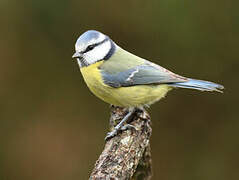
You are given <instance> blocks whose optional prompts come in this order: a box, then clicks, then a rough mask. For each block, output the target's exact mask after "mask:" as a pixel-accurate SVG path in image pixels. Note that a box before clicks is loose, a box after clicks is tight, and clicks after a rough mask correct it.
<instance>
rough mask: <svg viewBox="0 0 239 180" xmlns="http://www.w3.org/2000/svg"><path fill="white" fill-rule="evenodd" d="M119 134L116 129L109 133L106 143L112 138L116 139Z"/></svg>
mask: <svg viewBox="0 0 239 180" xmlns="http://www.w3.org/2000/svg"><path fill="white" fill-rule="evenodd" d="M117 134H118V130H117V129H114V130H113V131H111V132H108V133H107V135H106V136H105V141H107V140H109V139H111V138H112V137H115V136H116V135H117Z"/></svg>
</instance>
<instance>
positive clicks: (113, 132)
mask: <svg viewBox="0 0 239 180" xmlns="http://www.w3.org/2000/svg"><path fill="white" fill-rule="evenodd" d="M128 129H130V130H135V131H136V127H135V126H133V125H131V124H125V125H124V126H123V127H121V128H120V129H117V128H115V129H114V130H113V131H111V132H108V133H107V135H106V137H105V140H106V141H107V140H109V139H111V138H113V137H115V136H117V135H118V133H119V131H126V130H128Z"/></svg>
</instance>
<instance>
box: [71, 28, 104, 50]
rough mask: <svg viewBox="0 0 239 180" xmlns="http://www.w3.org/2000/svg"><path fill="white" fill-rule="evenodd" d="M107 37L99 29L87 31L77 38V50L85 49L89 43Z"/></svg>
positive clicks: (100, 40)
mask: <svg viewBox="0 0 239 180" xmlns="http://www.w3.org/2000/svg"><path fill="white" fill-rule="evenodd" d="M105 38H106V36H105V35H104V34H102V33H100V32H98V31H95V30H89V31H86V32H85V33H83V34H82V35H81V36H80V37H79V38H78V39H77V41H76V44H75V50H76V51H78V52H81V51H84V50H85V48H86V47H87V46H88V45H90V44H96V43H99V42H102V41H103V40H104V39H105Z"/></svg>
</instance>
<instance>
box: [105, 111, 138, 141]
mask: <svg viewBox="0 0 239 180" xmlns="http://www.w3.org/2000/svg"><path fill="white" fill-rule="evenodd" d="M134 112H135V108H133V109H130V110H129V112H128V113H127V114H126V116H125V117H124V118H123V119H122V120H121V121H120V122H119V123H118V124H117V125H116V126H115V128H114V130H113V131H111V132H108V133H107V135H106V137H105V140H108V139H110V138H112V137H114V136H116V135H117V134H118V132H119V131H120V130H126V129H128V128H133V127H132V126H131V125H129V124H128V125H129V126H127V125H125V126H124V123H125V122H127V120H128V119H129V118H130V116H132V114H134Z"/></svg>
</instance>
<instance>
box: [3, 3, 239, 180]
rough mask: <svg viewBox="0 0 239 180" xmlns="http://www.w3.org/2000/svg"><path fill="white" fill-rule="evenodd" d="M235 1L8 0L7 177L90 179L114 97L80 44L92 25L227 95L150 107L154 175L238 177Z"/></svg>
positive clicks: (183, 95) (181, 93) (198, 179)
mask: <svg viewBox="0 0 239 180" xmlns="http://www.w3.org/2000/svg"><path fill="white" fill-rule="evenodd" d="M238 6H239V3H238V1H236V0H235V1H230V0H229V1H228V0H211V1H206V0H200V1H199V0H195V1H191V0H184V1H182V0H181V1H179V0H160V1H156V0H151V1H145V0H128V1H110V0H105V1H93V0H92V1H80V0H78V1H73V0H58V1H57V0H51V1H49V0H41V1H40V0H39V1H37V0H21V1H17V0H0V51H1V52H0V98H1V100H0V180H66V179H67V180H79V179H87V178H88V177H89V174H90V172H91V170H92V168H93V166H94V163H95V161H96V160H97V158H98V156H99V154H100V153H101V150H102V149H103V146H104V136H105V135H106V132H107V130H108V119H109V105H108V104H106V103H104V102H102V101H101V100H99V99H97V98H96V97H95V96H94V95H92V94H91V93H90V92H89V90H88V89H87V87H86V85H85V83H84V82H83V79H82V77H81V74H80V71H79V68H78V66H77V63H76V62H75V61H73V60H72V59H71V56H72V54H73V52H74V43H75V41H76V39H77V38H78V36H79V35H80V34H81V33H83V32H84V31H86V30H88V29H95V30H99V31H102V32H104V33H106V34H107V35H109V36H110V37H111V38H112V39H113V40H114V41H115V42H117V43H118V44H119V45H120V46H122V47H123V48H125V49H127V50H129V51H130V52H132V53H135V54H137V55H139V56H141V57H144V58H147V59H149V60H152V61H154V62H156V63H159V64H160V65H162V66H164V67H166V68H168V69H170V70H172V71H174V72H177V73H179V74H181V75H184V76H187V77H193V78H200V79H205V80H211V81H215V82H218V83H221V84H223V85H224V86H225V87H226V89H225V92H224V94H220V93H206V92H198V91H193V90H185V89H184V90H183V89H180V90H174V91H172V92H170V93H169V94H168V96H167V98H166V99H163V100H162V101H161V102H159V103H157V104H155V105H153V106H152V107H151V109H150V114H151V116H152V122H153V135H152V138H151V146H152V155H153V168H154V177H153V179H154V180H158V179H159V180H192V179H193V180H205V179H212V180H226V179H230V180H234V179H239V171H238V170H239V164H238V161H239V140H238V137H239V136H238V135H239V133H238V132H239V119H238V100H239V97H238V92H239V85H238V78H239V73H238V66H239V53H238V47H239V44H238V41H239V12H238Z"/></svg>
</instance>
